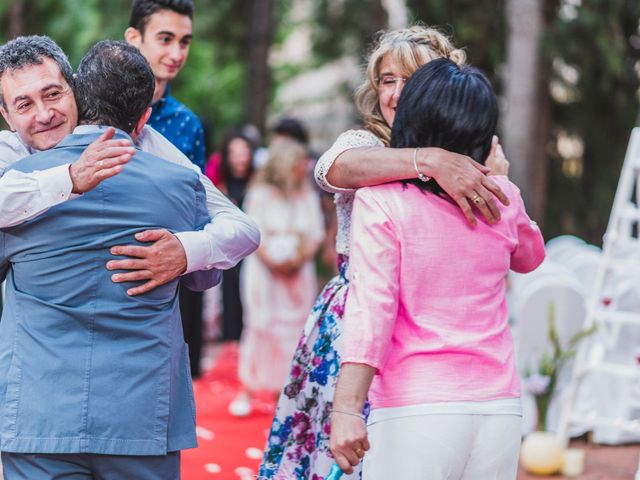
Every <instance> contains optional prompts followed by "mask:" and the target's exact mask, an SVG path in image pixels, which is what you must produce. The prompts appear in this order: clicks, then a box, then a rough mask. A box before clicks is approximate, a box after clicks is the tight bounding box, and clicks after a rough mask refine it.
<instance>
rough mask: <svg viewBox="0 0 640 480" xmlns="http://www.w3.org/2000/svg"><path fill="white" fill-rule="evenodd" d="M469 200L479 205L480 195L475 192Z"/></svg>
mask: <svg viewBox="0 0 640 480" xmlns="http://www.w3.org/2000/svg"><path fill="white" fill-rule="evenodd" d="M471 201H473V203H475V204H476V205H479V204H480V202H481V201H482V197H481V196H480V195H478V194H477V193H476V194H475V195H474V196H473V198H471Z"/></svg>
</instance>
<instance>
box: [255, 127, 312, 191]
mask: <svg viewBox="0 0 640 480" xmlns="http://www.w3.org/2000/svg"><path fill="white" fill-rule="evenodd" d="M307 157H308V152H307V149H306V148H305V147H304V146H303V145H302V144H301V143H299V142H297V141H295V140H289V139H284V138H282V139H280V138H279V139H274V140H272V141H271V144H270V145H269V157H268V160H267V163H265V165H264V167H262V169H261V170H260V171H259V172H258V173H257V175H256V178H255V184H258V185H270V186H272V187H275V188H276V189H277V190H279V191H280V192H281V193H282V195H283V196H284V197H289V196H290V195H291V194H293V193H294V192H299V191H301V190H303V189H305V188H310V185H311V183H310V182H309V179H308V178H307V176H305V178H304V179H303V180H302V181H301V182H298V181H296V180H295V179H294V178H293V176H292V175H291V171H292V170H293V168H294V165H295V163H296V162H297V161H299V160H301V159H306V158H307Z"/></svg>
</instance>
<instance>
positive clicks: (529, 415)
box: [513, 267, 586, 433]
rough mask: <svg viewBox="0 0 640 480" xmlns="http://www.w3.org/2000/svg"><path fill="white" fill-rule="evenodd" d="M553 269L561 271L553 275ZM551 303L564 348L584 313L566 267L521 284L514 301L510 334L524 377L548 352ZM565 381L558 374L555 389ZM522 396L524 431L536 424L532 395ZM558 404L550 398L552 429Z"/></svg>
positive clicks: (582, 299) (580, 294) (580, 295)
mask: <svg viewBox="0 0 640 480" xmlns="http://www.w3.org/2000/svg"><path fill="white" fill-rule="evenodd" d="M554 271H556V272H557V271H560V272H561V273H556V274H553V273H552V272H554ZM550 304H553V310H554V319H555V325H556V330H557V332H558V337H559V339H560V343H561V344H562V345H563V347H566V345H567V343H568V341H569V339H570V338H571V337H573V336H574V335H575V334H576V333H578V332H579V331H581V330H582V328H583V324H584V318H585V314H586V305H585V293H584V288H583V286H582V285H581V284H580V283H579V282H578V281H577V280H576V279H575V278H574V277H573V276H572V275H571V274H570V273H567V271H566V269H564V268H558V269H556V268H555V267H551V268H549V269H548V271H547V272H546V273H543V274H541V275H538V276H537V277H535V278H533V279H531V280H530V281H528V282H527V283H526V284H525V285H521V288H520V289H519V291H518V294H517V298H516V299H515V301H514V309H513V318H514V323H515V325H514V328H513V335H514V341H515V350H516V359H517V365H518V371H519V372H520V374H521V375H522V376H523V377H524V375H525V374H526V373H527V372H535V371H536V370H537V366H538V362H539V360H540V356H541V355H542V352H543V351H545V349H546V350H547V351H549V353H551V343H550V341H549V335H548V328H549V327H548V325H549V324H548V318H549V305H550ZM567 367H568V368H570V365H567ZM566 382H567V376H566V375H561V376H560V378H559V379H558V383H557V385H556V392H560V391H561V390H562V388H563V386H564V384H565V383H566ZM522 397H523V433H527V432H528V431H531V430H532V429H533V428H534V427H535V421H536V411H535V405H534V403H533V399H532V397H531V395H529V394H528V393H527V392H526V391H523V392H522ZM558 407H559V402H558V401H557V399H556V400H554V401H552V403H551V405H550V408H549V412H548V416H547V425H548V427H549V429H551V430H553V429H554V428H555V425H556V424H557V422H558V413H559V412H558Z"/></svg>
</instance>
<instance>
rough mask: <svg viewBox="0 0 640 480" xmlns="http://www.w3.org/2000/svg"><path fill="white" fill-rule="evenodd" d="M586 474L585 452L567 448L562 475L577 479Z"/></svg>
mask: <svg viewBox="0 0 640 480" xmlns="http://www.w3.org/2000/svg"><path fill="white" fill-rule="evenodd" d="M583 472H584V450H581V449H579V448H567V449H566V450H565V451H564V462H563V465H562V474H563V475H566V476H567V477H576V476H578V475H580V474H582V473H583Z"/></svg>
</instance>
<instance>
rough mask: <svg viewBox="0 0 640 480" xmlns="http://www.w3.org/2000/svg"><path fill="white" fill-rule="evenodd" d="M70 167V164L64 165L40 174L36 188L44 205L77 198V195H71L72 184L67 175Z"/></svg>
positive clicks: (69, 176)
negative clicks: (38, 189) (44, 202)
mask: <svg viewBox="0 0 640 480" xmlns="http://www.w3.org/2000/svg"><path fill="white" fill-rule="evenodd" d="M70 165H71V164H70V163H65V164H64V165H60V166H58V167H53V168H49V169H47V170H42V171H41V172H40V175H39V177H38V187H39V188H40V194H41V195H42V198H43V199H44V200H45V201H46V203H48V204H51V205H57V204H58V203H62V202H64V201H66V200H68V199H71V198H76V197H79V195H78V194H75V193H71V190H72V189H73V182H72V181H71V174H70V173H69V166H70Z"/></svg>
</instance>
